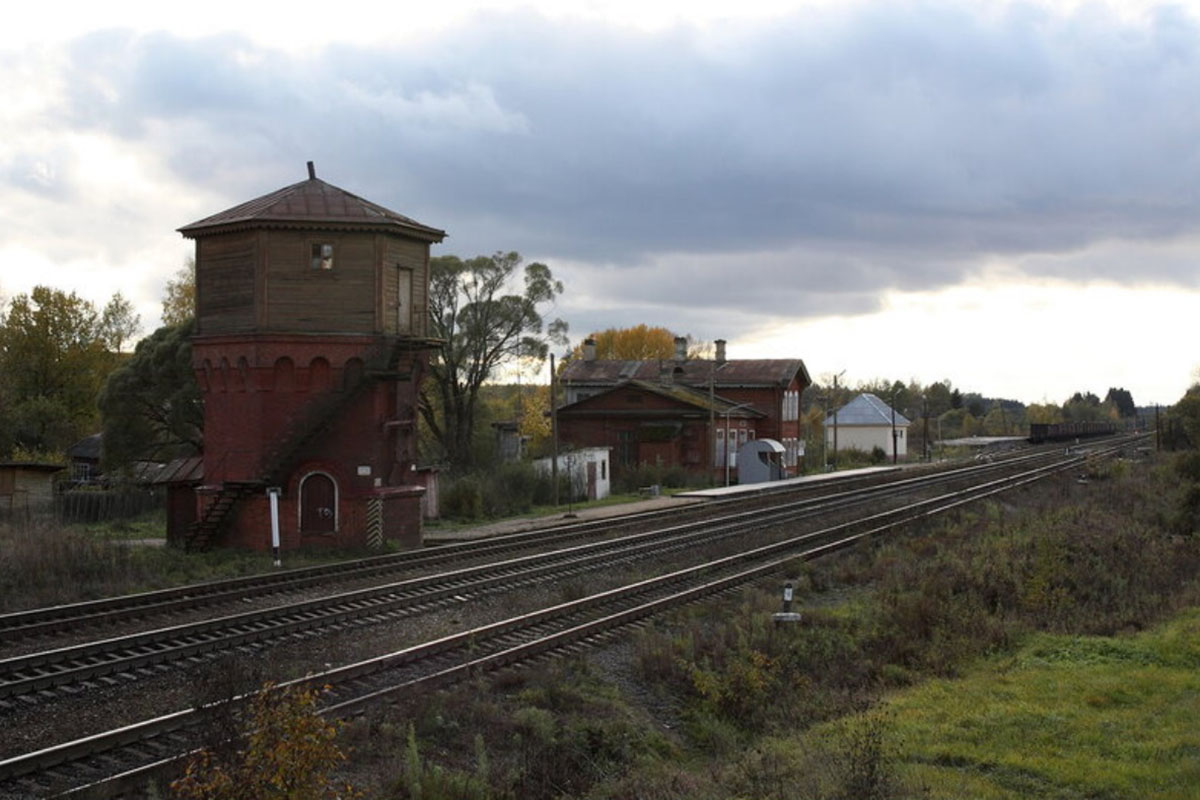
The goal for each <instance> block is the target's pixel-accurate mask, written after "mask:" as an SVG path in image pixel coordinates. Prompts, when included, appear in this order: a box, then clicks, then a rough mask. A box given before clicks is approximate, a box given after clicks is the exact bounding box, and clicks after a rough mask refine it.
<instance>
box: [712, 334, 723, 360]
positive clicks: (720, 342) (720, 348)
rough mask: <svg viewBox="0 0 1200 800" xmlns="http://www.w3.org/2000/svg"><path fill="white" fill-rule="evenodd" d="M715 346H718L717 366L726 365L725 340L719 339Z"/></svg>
mask: <svg viewBox="0 0 1200 800" xmlns="http://www.w3.org/2000/svg"><path fill="white" fill-rule="evenodd" d="M713 344H715V345H716V346H717V365H718V366H720V365H721V364H724V363H725V340H724V339H717V340H716V341H715V342H713Z"/></svg>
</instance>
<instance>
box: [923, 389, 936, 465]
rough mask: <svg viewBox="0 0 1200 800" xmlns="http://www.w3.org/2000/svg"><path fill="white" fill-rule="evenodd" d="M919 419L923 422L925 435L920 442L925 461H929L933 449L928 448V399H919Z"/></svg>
mask: <svg viewBox="0 0 1200 800" xmlns="http://www.w3.org/2000/svg"><path fill="white" fill-rule="evenodd" d="M921 417H922V418H923V419H924V420H925V433H924V434H923V436H922V441H923V442H924V445H925V460H926V461H929V460H930V458H931V457H932V456H933V448H931V447H930V446H929V398H927V397H924V396H922V397H921Z"/></svg>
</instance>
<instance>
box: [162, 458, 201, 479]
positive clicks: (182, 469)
mask: <svg viewBox="0 0 1200 800" xmlns="http://www.w3.org/2000/svg"><path fill="white" fill-rule="evenodd" d="M203 479H204V456H188V457H187V458H177V459H175V460H174V461H170V462H168V463H167V464H165V465H164V466H163V468H162V469H161V470H159V472H158V474H157V475H155V476H154V477H153V479H152V480H151V483H155V484H162V483H199V482H200V481H202V480H203Z"/></svg>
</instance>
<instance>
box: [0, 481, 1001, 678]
mask: <svg viewBox="0 0 1200 800" xmlns="http://www.w3.org/2000/svg"><path fill="white" fill-rule="evenodd" d="M1005 466H1011V465H1005ZM959 479H961V476H960V475H959V474H957V473H949V474H948V473H939V474H935V475H932V476H922V477H918V478H912V479H908V480H904V481H897V482H892V483H888V484H883V485H877V486H872V487H868V488H866V489H860V490H858V491H855V492H843V493H840V494H835V495H831V496H825V497H819V498H809V499H807V500H802V501H793V502H791V503H787V504H783V505H781V506H779V507H776V508H775V509H772V510H769V511H766V512H764V511H761V510H759V511H753V512H750V511H747V512H739V513H737V514H733V515H729V516H726V517H723V518H720V519H718V520H708V521H705V522H700V523H686V524H682V525H676V526H673V527H671V528H665V529H658V530H655V531H649V532H645V533H640V534H633V535H629V536H626V537H622V538H618V539H608V540H604V541H601V542H593V543H590V544H585V545H576V546H574V547H571V548H566V549H563V550H558V551H554V552H551V553H543V554H537V555H532V556H523V557H519V558H514V559H509V560H506V561H503V562H496V563H491V564H487V565H483V566H478V567H470V568H464V569H460V570H456V571H451V572H446V573H439V574H436V575H431V576H425V577H421V578H415V579H409V580H407V581H401V582H397V583H392V584H388V585H385V586H381V587H374V588H371V589H363V590H357V591H354V592H347V593H341V594H337V595H333V596H330V597H325V598H321V599H318V600H311V601H307V602H304V603H298V604H292V605H287V606H283V607H277V608H272V609H264V610H257V611H251V612H243V613H241V614H235V615H229V616H224V617H219V618H215V619H210V620H205V621H202V622H197V623H190V624H186V625H178V626H172V627H168V628H161V629H157V630H152V631H145V632H141V633H137V634H132V635H129V636H123V637H116V638H112V639H105V640H100V641H95V642H88V643H86V644H81V645H75V646H72V647H65V648H58V649H54V650H47V651H41V652H36V653H31V654H27V655H24V656H19V657H15V658H10V659H5V660H0V699H4V698H12V697H22V696H30V695H33V694H34V693H40V692H45V691H47V690H50V689H52V688H54V687H59V686H67V685H72V684H80V683H83V682H86V681H90V680H94V679H97V678H102V677H105V676H112V675H120V676H123V677H125V678H127V679H132V678H135V677H137V676H138V675H139V674H144V673H145V670H147V669H148V668H161V667H163V666H165V665H166V664H168V663H170V662H177V661H180V660H183V659H192V658H195V657H197V656H201V655H206V654H213V653H216V652H221V651H228V650H231V649H233V648H235V647H238V646H243V645H246V644H250V643H263V642H267V641H273V640H278V639H280V638H283V637H288V636H295V635H298V634H299V635H303V634H312V633H315V632H317V631H319V630H326V629H328V628H330V627H332V626H345V625H358V624H364V623H365V622H377V621H380V620H382V619H384V618H395V617H398V616H404V615H408V614H410V613H413V611H414V609H416V610H419V611H423V610H428V609H429V608H430V607H431V604H435V605H441V604H445V603H447V602H453V601H455V600H458V601H461V597H462V595H464V594H476V593H478V592H480V591H485V590H493V589H496V588H503V589H511V588H513V587H514V586H519V585H526V584H529V583H532V582H534V581H537V580H545V579H546V578H548V577H551V576H553V577H563V576H565V575H569V574H577V573H579V572H582V571H584V570H588V569H591V570H594V569H597V568H600V567H602V566H611V565H613V564H615V563H623V562H628V561H631V560H634V559H636V558H638V557H640V556H644V555H646V554H650V553H653V554H665V553H669V552H672V551H677V550H679V549H682V548H684V547H688V546H691V545H693V544H694V543H696V542H697V541H699V540H704V541H706V542H713V541H717V540H720V539H724V538H728V537H730V536H733V535H737V534H739V533H741V532H743V531H744V530H745V529H746V528H747V527H748V526H751V525H755V526H762V525H765V524H772V523H775V522H795V521H797V519H798V517H797V511H798V510H799V509H803V514H804V515H805V516H811V515H814V514H818V513H821V512H822V511H825V510H827V509H828V508H830V507H834V506H836V507H838V508H839V509H845V508H847V507H848V506H851V505H853V504H857V503H862V502H866V501H868V500H878V499H879V498H880V497H887V496H892V495H896V494H899V493H902V492H911V491H913V490H914V489H915V488H918V487H924V486H928V485H930V484H937V483H945V482H950V481H953V480H959Z"/></svg>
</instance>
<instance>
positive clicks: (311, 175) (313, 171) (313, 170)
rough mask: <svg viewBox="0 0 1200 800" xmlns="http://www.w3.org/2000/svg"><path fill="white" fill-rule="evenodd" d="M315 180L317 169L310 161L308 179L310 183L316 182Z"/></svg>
mask: <svg viewBox="0 0 1200 800" xmlns="http://www.w3.org/2000/svg"><path fill="white" fill-rule="evenodd" d="M316 178H317V168H316V167H314V166H313V162H311V161H310V162H308V179H309V180H310V181H311V180H316Z"/></svg>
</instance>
